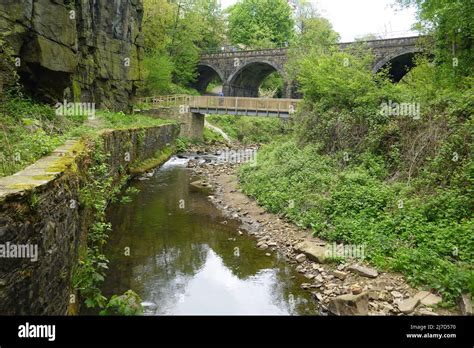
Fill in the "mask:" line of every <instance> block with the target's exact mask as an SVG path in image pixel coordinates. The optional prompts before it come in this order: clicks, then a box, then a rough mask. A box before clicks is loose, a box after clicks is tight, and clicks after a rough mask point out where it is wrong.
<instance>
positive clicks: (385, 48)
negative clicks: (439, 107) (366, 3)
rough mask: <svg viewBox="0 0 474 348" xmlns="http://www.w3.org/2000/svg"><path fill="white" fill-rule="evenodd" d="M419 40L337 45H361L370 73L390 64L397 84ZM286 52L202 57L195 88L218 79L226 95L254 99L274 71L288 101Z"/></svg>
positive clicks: (414, 38)
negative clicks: (368, 52)
mask: <svg viewBox="0 0 474 348" xmlns="http://www.w3.org/2000/svg"><path fill="white" fill-rule="evenodd" d="M420 38H422V37H418V36H415V37H403V38H395V39H381V40H370V41H363V42H348V43H340V44H338V45H339V47H340V48H341V49H350V48H351V47H355V46H356V45H359V44H361V43H362V44H365V45H366V47H368V49H370V50H372V52H373V54H374V56H375V59H374V63H373V71H374V72H377V71H379V70H380V69H381V68H382V67H385V66H387V65H389V66H390V74H391V76H392V79H393V80H394V81H399V80H400V79H401V78H402V77H403V76H404V75H405V73H406V72H407V71H408V69H409V68H411V67H412V66H413V57H414V55H415V54H416V53H418V52H421V51H422V48H421V45H420ZM287 52H288V49H287V48H279V49H264V50H252V51H236V52H232V51H224V52H217V53H205V54H202V55H201V57H200V62H199V65H198V68H197V70H198V79H197V82H196V85H195V87H196V88H197V89H198V90H199V91H200V92H204V91H206V88H207V86H208V85H209V83H210V82H211V81H213V80H215V79H220V80H221V81H222V84H223V92H224V95H225V96H236V97H257V96H258V87H259V86H260V84H261V82H262V81H263V80H264V79H265V78H266V77H267V76H268V75H270V74H271V73H273V72H275V71H276V72H278V73H279V74H280V75H281V76H282V77H283V78H284V80H285V88H284V94H285V95H284V97H286V98H290V97H292V96H295V93H294V92H293V88H292V87H291V85H292V83H291V81H288V79H287V78H286V74H285V63H286V62H287Z"/></svg>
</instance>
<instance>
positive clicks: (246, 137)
mask: <svg viewBox="0 0 474 348" xmlns="http://www.w3.org/2000/svg"><path fill="white" fill-rule="evenodd" d="M206 119H207V120H208V121H209V122H210V123H211V124H213V125H215V126H217V127H219V128H220V129H222V130H223V131H224V132H225V133H226V134H227V135H228V136H229V137H230V138H231V139H233V140H238V141H239V142H240V143H242V144H255V143H268V142H270V141H272V140H273V139H274V138H275V136H278V135H281V134H285V133H286V132H288V130H289V128H290V126H289V124H288V122H287V121H284V120H280V119H278V118H271V117H248V116H231V115H228V116H224V115H217V116H212V115H211V116H207V117H206Z"/></svg>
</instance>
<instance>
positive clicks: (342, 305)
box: [328, 292, 369, 315]
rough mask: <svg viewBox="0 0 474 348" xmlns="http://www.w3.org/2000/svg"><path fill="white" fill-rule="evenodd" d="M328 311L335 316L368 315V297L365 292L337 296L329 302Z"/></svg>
mask: <svg viewBox="0 0 474 348" xmlns="http://www.w3.org/2000/svg"><path fill="white" fill-rule="evenodd" d="M328 310H329V311H330V312H331V313H332V314H335V315H368V314H369V296H368V295H367V293H365V292H363V293H361V294H358V295H353V294H346V295H340V296H337V297H335V298H333V299H331V300H330V301H329V305H328Z"/></svg>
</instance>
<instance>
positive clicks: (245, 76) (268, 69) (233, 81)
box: [226, 59, 285, 97]
mask: <svg viewBox="0 0 474 348" xmlns="http://www.w3.org/2000/svg"><path fill="white" fill-rule="evenodd" d="M274 72H277V73H278V74H280V75H281V76H282V77H284V76H285V74H284V70H283V67H282V66H279V65H278V64H277V63H275V62H272V61H270V60H264V59H251V60H247V61H245V63H244V64H242V66H241V67H238V69H237V70H235V71H234V72H233V73H232V74H230V76H229V78H228V79H227V83H226V87H227V89H228V90H227V94H226V95H229V96H234V97H258V88H259V86H260V85H261V83H262V82H263V81H264V80H265V78H266V77H268V76H269V75H270V74H272V73H274Z"/></svg>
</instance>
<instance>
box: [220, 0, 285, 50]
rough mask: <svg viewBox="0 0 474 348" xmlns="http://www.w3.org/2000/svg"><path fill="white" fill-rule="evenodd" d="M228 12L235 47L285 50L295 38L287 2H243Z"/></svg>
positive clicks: (230, 31) (267, 0)
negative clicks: (285, 46) (282, 47)
mask: <svg viewBox="0 0 474 348" xmlns="http://www.w3.org/2000/svg"><path fill="white" fill-rule="evenodd" d="M227 11H228V13H229V17H228V34H229V39H230V41H231V43H232V44H233V45H237V46H242V47H247V48H255V47H260V48H261V47H265V48H272V47H281V46H283V45H284V44H285V43H289V41H290V40H291V38H292V35H293V30H294V29H293V27H294V21H293V18H292V16H291V9H290V6H289V5H288V1H286V0H242V1H239V2H237V3H236V4H235V5H233V6H231V7H230V8H229V9H228V10H227Z"/></svg>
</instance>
